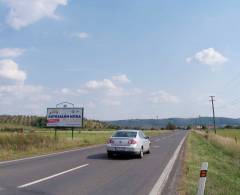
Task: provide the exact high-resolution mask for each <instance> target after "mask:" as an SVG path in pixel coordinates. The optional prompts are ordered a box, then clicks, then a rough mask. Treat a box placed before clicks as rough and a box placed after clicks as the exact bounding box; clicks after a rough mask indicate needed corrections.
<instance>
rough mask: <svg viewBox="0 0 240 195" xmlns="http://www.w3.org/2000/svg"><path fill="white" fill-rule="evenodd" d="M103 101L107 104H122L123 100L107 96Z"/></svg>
mask: <svg viewBox="0 0 240 195" xmlns="http://www.w3.org/2000/svg"><path fill="white" fill-rule="evenodd" d="M102 103H103V104H104V105H106V106H120V105H121V102H120V101H119V100H114V99H110V98H106V99H103V100H102Z"/></svg>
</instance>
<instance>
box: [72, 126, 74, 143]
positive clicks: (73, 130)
mask: <svg viewBox="0 0 240 195" xmlns="http://www.w3.org/2000/svg"><path fill="white" fill-rule="evenodd" d="M73 131H74V128H72V140H73Z"/></svg>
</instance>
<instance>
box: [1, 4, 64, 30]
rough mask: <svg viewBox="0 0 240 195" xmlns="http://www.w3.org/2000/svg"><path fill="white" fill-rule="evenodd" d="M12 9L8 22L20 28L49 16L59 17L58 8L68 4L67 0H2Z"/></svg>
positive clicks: (15, 27)
mask: <svg viewBox="0 0 240 195" xmlns="http://www.w3.org/2000/svg"><path fill="white" fill-rule="evenodd" d="M0 1H1V2H3V3H5V4H6V5H7V6H8V7H9V9H10V11H9V13H8V16H7V23H8V24H9V25H10V26H12V27H13V28H14V29H20V28H22V27H25V26H28V25H30V24H33V23H35V22H37V21H38V20H40V19H42V18H44V17H48V18H54V19H58V18H59V17H58V16H57V15H56V13H55V12H56V9H57V8H58V6H59V5H62V6H65V5H67V0H0Z"/></svg>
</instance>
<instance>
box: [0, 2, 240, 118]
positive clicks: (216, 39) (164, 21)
mask: <svg viewBox="0 0 240 195" xmlns="http://www.w3.org/2000/svg"><path fill="white" fill-rule="evenodd" d="M239 8H240V1H237V0H229V1H224V0H211V1H209V0H202V1H190V0H182V1H177V0H172V1H163V0H131V1H129V0H121V1H113V0H101V1H99V0H91V1H87V0H31V1H29V0H21V1H19V0H0V114H12V115H17V114H24V115H46V108H47V107H55V106H56V104H58V103H60V102H63V101H67V102H71V103H73V104H74V105H75V106H76V107H84V109H85V117H87V118H91V119H99V120H117V119H136V118H157V117H158V118H168V117H184V118H185V117H198V116H199V115H200V116H211V104H210V102H209V96H210V95H214V96H215V100H216V101H215V102H214V103H215V107H216V116H225V117H235V118H238V117H240V115H239V109H240V90H239V89H240V87H239V85H240V66H239V62H240V55H239V51H240V44H239V34H240V25H239V20H240V12H239Z"/></svg>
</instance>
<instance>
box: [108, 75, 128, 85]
mask: <svg viewBox="0 0 240 195" xmlns="http://www.w3.org/2000/svg"><path fill="white" fill-rule="evenodd" d="M112 80H114V81H117V82H119V83H130V80H129V79H128V77H127V75H125V74H121V75H116V76H113V77H112Z"/></svg>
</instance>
